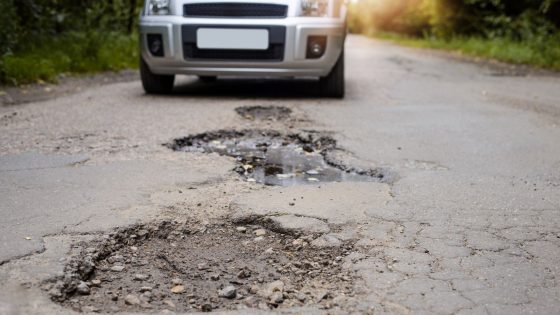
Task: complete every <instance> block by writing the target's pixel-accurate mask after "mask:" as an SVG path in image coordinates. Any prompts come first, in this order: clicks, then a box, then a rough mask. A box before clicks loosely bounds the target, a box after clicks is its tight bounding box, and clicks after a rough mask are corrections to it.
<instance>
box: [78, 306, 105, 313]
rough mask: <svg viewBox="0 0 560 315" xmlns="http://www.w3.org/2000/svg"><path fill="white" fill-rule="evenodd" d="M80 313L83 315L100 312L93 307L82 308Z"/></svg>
mask: <svg viewBox="0 0 560 315" xmlns="http://www.w3.org/2000/svg"><path fill="white" fill-rule="evenodd" d="M82 312H84V313H99V312H101V309H99V308H97V307H95V306H91V305H89V306H84V307H82Z"/></svg>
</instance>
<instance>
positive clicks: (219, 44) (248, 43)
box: [196, 28, 270, 50]
mask: <svg viewBox="0 0 560 315" xmlns="http://www.w3.org/2000/svg"><path fill="white" fill-rule="evenodd" d="M196 38H197V39H196V45H197V47H198V49H219V50H267V49H268V47H269V45H270V40H269V30H268V29H256V28H255V29H252V28H251V29H249V28H199V29H198V30H197V31H196Z"/></svg>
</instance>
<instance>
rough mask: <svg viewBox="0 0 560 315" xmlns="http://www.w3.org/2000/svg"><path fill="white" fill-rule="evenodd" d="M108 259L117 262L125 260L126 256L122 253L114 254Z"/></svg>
mask: <svg viewBox="0 0 560 315" xmlns="http://www.w3.org/2000/svg"><path fill="white" fill-rule="evenodd" d="M107 261H108V262H109V263H111V264H113V263H116V262H122V261H124V257H123V256H122V255H114V256H111V257H109V259H107Z"/></svg>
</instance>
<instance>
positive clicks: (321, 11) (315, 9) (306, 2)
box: [301, 0, 329, 17]
mask: <svg viewBox="0 0 560 315" xmlns="http://www.w3.org/2000/svg"><path fill="white" fill-rule="evenodd" d="M328 14H329V1H328V0H302V1H301V16H314V17H326V16H328Z"/></svg>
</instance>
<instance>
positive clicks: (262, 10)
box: [183, 2, 288, 19]
mask: <svg viewBox="0 0 560 315" xmlns="http://www.w3.org/2000/svg"><path fill="white" fill-rule="evenodd" d="M287 14H288V6H287V5H280V4H265V3H230V2H228V3H191V4H185V5H184V7H183V15H184V16H185V17H198V18H256V19H281V18H285V17H286V16H287Z"/></svg>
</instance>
